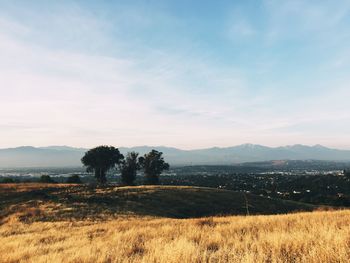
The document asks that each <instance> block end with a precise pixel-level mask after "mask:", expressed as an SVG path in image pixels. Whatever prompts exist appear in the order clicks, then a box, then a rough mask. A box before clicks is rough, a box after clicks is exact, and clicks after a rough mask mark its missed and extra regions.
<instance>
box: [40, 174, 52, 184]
mask: <svg viewBox="0 0 350 263" xmlns="http://www.w3.org/2000/svg"><path fill="white" fill-rule="evenodd" d="M40 183H46V184H54V183H56V182H55V181H54V180H53V179H52V178H51V177H50V175H42V176H41V177H40Z"/></svg>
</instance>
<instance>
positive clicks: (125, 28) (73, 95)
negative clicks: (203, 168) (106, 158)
mask: <svg viewBox="0 0 350 263" xmlns="http://www.w3.org/2000/svg"><path fill="white" fill-rule="evenodd" d="M348 43H350V2H349V1H348V0H340V1H337V2H334V1H317V2H314V1H298V0H297V1H292V0H287V1H277V0H265V1H259V2H247V1H234V2H232V1H220V3H218V2H214V1H191V2H188V1H162V2H158V1H147V2H144V1H133V2H132V3H131V2H124V1H113V2H108V1H103V2H94V1H79V0H77V1H67V0H63V1H55V2H53V1H50V2H46V1H23V0H22V1H17V0H14V1H0V57H1V60H0V92H1V104H0V118H1V120H2V121H1V124H0V148H11V147H16V146H23V145H34V146H39V147H42V146H47V145H71V146H73V147H84V148H90V147H93V146H97V145H101V144H110V145H116V146H118V145H166V146H170V147H176V148H180V149H203V148H209V147H229V146H234V145H240V144H242V143H245V142H249V143H252V144H260V145H267V146H269V147H278V146H284V145H294V144H303V145H311V146H312V145H316V144H320V145H324V146H326V147H329V148H337V149H350V139H349V134H350V110H349V98H350V87H349V83H350V75H349V72H350V48H349V45H348Z"/></svg>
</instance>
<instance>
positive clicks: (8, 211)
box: [0, 184, 350, 263]
mask: <svg viewBox="0 0 350 263" xmlns="http://www.w3.org/2000/svg"><path fill="white" fill-rule="evenodd" d="M247 204H248V208H249V212H250V213H251V214H262V213H265V214H268V213H285V212H296V211H300V210H305V211H311V210H313V209H315V207H314V206H309V205H306V204H302V203H295V202H287V201H281V200H277V199H276V200H273V199H268V198H262V197H258V196H253V195H246V198H245V197H244V194H242V193H237V192H231V191H225V190H216V189H210V188H194V187H164V186H140V187H112V186H111V187H107V188H97V189H95V188H89V187H87V186H78V185H74V186H72V185H57V184H50V185H45V184H27V185H26V184H20V185H10V184H9V185H1V186H0V205H1V225H0V242H1V244H2V245H1V246H0V262H4V263H9V262H11V263H12V262H13V263H14V262H144V263H146V262H147V263H148V262H170V263H171V262H181V263H183V262H271V263H272V262H315V263H316V262H317V263H318V262H348V259H349V258H350V227H349V225H350V210H342V211H314V212H299V213H292V214H286V215H254V216H244V215H245V214H246V212H247V211H246V208H247V207H246V205H247ZM233 214H241V215H240V216H232V215H233ZM215 215H222V216H215ZM180 218H186V219H180Z"/></svg>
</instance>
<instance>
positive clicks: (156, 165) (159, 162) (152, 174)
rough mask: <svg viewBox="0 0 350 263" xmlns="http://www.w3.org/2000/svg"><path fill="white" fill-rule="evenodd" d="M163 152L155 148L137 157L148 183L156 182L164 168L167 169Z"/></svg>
mask: <svg viewBox="0 0 350 263" xmlns="http://www.w3.org/2000/svg"><path fill="white" fill-rule="evenodd" d="M162 155H163V153H162V152H158V151H156V150H152V151H151V152H149V153H147V154H145V155H144V156H143V157H140V158H139V163H140V166H141V167H142V168H143V170H144V173H145V178H146V183H148V184H158V183H159V176H160V174H161V173H162V172H163V171H164V170H168V169H169V167H170V166H169V164H168V163H166V162H165V161H164V158H163V157H162Z"/></svg>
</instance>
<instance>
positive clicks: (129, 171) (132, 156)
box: [119, 152, 140, 185]
mask: <svg viewBox="0 0 350 263" xmlns="http://www.w3.org/2000/svg"><path fill="white" fill-rule="evenodd" d="M138 156H139V154H138V153H137V152H128V153H127V155H126V158H125V159H124V160H123V161H122V162H121V163H120V164H119V170H120V172H121V177H122V182H123V184H126V185H132V184H133V183H134V181H135V179H136V173H137V170H139V169H140V165H139V163H138V160H137V157H138Z"/></svg>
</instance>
